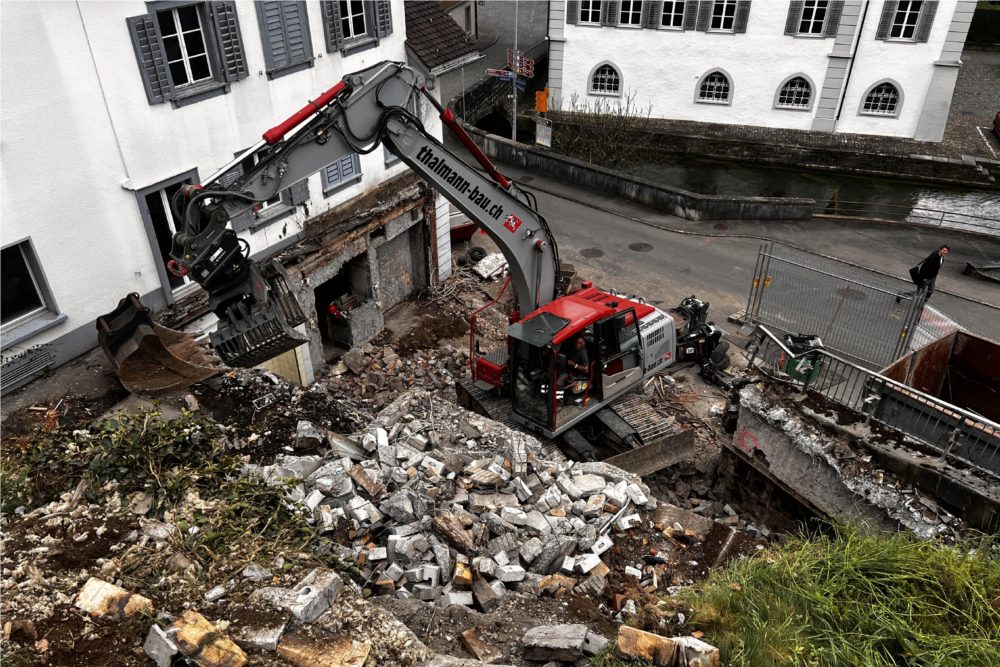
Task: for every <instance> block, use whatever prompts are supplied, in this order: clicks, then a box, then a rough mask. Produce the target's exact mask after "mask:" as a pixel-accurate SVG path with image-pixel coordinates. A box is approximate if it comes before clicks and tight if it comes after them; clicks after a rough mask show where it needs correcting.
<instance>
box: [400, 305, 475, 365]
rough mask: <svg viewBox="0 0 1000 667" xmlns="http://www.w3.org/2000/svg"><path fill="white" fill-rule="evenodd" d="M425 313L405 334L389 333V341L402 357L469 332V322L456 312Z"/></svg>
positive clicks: (431, 347)
mask: <svg viewBox="0 0 1000 667" xmlns="http://www.w3.org/2000/svg"><path fill="white" fill-rule="evenodd" d="M435 310H438V312H436V313H425V314H423V315H421V316H420V318H419V319H418V320H417V321H416V323H415V325H414V327H413V329H412V330H411V331H409V332H407V333H406V334H404V335H403V336H400V337H393V336H392V335H391V334H390V335H389V340H388V341H387V342H388V344H389V345H392V346H393V347H394V348H395V349H396V352H397V354H399V355H400V356H401V357H408V356H410V355H412V354H413V353H414V352H416V351H417V350H426V349H433V348H434V347H435V346H437V345H438V343H439V342H440V341H442V340H446V339H455V338H459V337H464V336H466V335H468V333H469V323H468V322H467V321H465V320H464V319H462V318H461V317H460V316H458V315H456V314H449V313H444V312H441V311H440V309H435Z"/></svg>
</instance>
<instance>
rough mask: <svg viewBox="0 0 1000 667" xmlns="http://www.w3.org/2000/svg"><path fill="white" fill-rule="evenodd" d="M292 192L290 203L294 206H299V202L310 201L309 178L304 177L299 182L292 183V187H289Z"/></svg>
mask: <svg viewBox="0 0 1000 667" xmlns="http://www.w3.org/2000/svg"><path fill="white" fill-rule="evenodd" d="M288 190H289V191H290V192H291V200H290V201H289V203H290V204H291V205H292V206H298V205H299V204H305V203H306V202H307V201H309V179H308V178H303V179H302V180H301V181H299V182H298V183H292V185H291V187H290V188H288Z"/></svg>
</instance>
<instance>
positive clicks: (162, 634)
mask: <svg viewBox="0 0 1000 667" xmlns="http://www.w3.org/2000/svg"><path fill="white" fill-rule="evenodd" d="M142 651H143V653H145V654H146V655H148V656H149V657H150V659H151V660H152V661H153V662H155V663H156V667H170V666H171V665H172V664H173V663H174V656H175V655H177V644H175V643H174V640H173V639H172V638H171V636H170V635H169V634H167V631H166V630H164V629H163V628H161V627H160V626H158V625H156V624H155V623H154V624H153V625H152V626H150V628H149V634H148V635H146V641H145V642H143V644H142Z"/></svg>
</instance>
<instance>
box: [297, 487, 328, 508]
mask: <svg viewBox="0 0 1000 667" xmlns="http://www.w3.org/2000/svg"><path fill="white" fill-rule="evenodd" d="M325 498H326V496H324V495H323V492H322V491H320V490H319V489H313V490H312V491H311V492H310V493H309V495H307V496H306V499H305V500H304V501H303V502H302V504H303V505H305V506H306V509H307V510H309V511H310V512H314V511H316V508H317V507H319V504H320V503H321V502H323V500H324V499H325Z"/></svg>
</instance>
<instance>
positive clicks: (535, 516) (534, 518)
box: [524, 509, 552, 535]
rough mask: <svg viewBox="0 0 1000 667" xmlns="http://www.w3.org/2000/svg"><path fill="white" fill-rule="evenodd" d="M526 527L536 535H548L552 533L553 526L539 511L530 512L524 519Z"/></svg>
mask: <svg viewBox="0 0 1000 667" xmlns="http://www.w3.org/2000/svg"><path fill="white" fill-rule="evenodd" d="M524 527H525V528H526V529H527V530H528V531H530V532H532V533H534V534H536V535H547V534H549V533H551V532H552V526H551V525H550V524H549V522H548V521H547V520H546V519H545V515H544V514H542V513H541V512H539V511H538V510H537V509H533V510H531V511H530V512H528V514H527V516H526V517H525V519H524Z"/></svg>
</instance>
